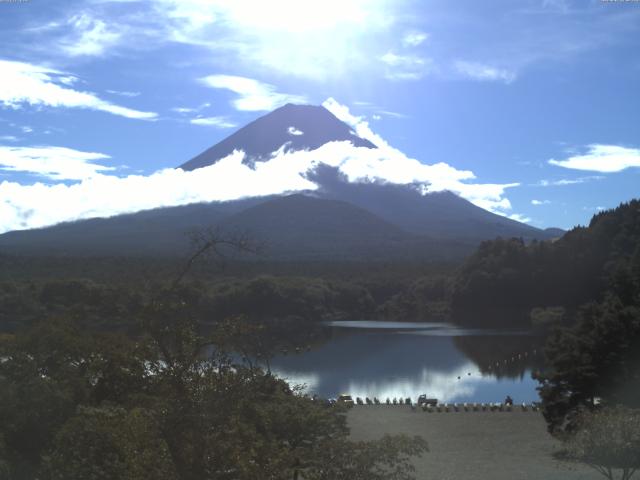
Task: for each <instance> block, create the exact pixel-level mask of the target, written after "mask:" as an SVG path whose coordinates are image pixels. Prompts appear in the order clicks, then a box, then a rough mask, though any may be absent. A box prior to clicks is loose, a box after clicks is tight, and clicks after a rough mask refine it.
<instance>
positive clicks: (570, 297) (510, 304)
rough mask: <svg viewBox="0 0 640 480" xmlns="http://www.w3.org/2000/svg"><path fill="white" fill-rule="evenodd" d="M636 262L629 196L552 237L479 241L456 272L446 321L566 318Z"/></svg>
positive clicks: (635, 211) (637, 240)
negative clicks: (583, 224)
mask: <svg viewBox="0 0 640 480" xmlns="http://www.w3.org/2000/svg"><path fill="white" fill-rule="evenodd" d="M638 265H640V201H638V200H633V201H631V202H629V203H625V204H622V205H620V206H619V207H617V208H615V209H613V210H609V211H605V212H601V213H599V214H597V215H595V216H594V217H593V218H592V220H591V222H590V223H589V225H588V226H587V227H576V228H574V229H573V230H571V231H569V232H567V233H566V234H565V235H564V236H563V237H562V238H560V239H558V240H557V241H554V242H535V241H534V242H532V243H531V244H529V245H527V244H525V243H524V242H523V241H522V240H520V239H496V240H494V241H488V242H484V243H482V244H481V245H480V247H479V248H478V250H477V251H476V253H475V254H473V255H472V256H471V257H470V258H468V259H467V261H466V262H465V263H464V265H463V266H462V267H461V268H460V269H459V271H458V272H457V274H456V277H455V280H454V282H453V285H452V287H451V309H452V318H453V320H454V321H456V322H459V323H464V324H469V325H479V326H488V325H491V324H494V325H496V324H498V325H509V326H530V325H531V324H532V322H533V323H534V326H535V325H541V324H542V325H544V324H545V323H558V322H560V323H562V322H563V321H564V322H565V323H567V322H568V323H572V322H573V320H572V319H573V318H574V316H575V311H576V309H577V308H578V307H580V306H581V305H583V304H584V303H586V302H589V301H594V300H598V301H599V300H602V299H603V298H604V295H605V292H607V290H608V289H609V287H610V285H612V284H614V285H619V286H620V288H622V285H623V284H624V283H625V282H626V281H627V280H626V279H628V278H629V277H630V276H631V275H632V274H633V273H632V272H633V271H634V269H637V268H638ZM627 283H628V282H627ZM621 294H622V295H627V296H628V295H629V292H627V293H624V292H621ZM563 312H564V315H563Z"/></svg>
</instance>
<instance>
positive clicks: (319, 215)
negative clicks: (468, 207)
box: [222, 194, 471, 260]
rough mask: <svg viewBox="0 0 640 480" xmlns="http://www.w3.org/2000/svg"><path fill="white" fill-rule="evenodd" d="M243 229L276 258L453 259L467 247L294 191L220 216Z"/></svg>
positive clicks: (230, 226) (232, 226) (228, 225)
mask: <svg viewBox="0 0 640 480" xmlns="http://www.w3.org/2000/svg"><path fill="white" fill-rule="evenodd" d="M222 226H223V227H224V228H225V229H227V230H241V231H247V232H249V234H250V235H252V236H253V237H254V238H258V239H262V240H264V241H265V242H266V254H267V255H268V256H270V257H272V258H280V259H301V258H304V259H324V260H328V259H338V258H342V259H350V260H356V259H357V260H364V259H369V260H372V259H378V260H379V259H400V258H404V259H407V258H412V257H413V258H420V259H432V260H433V259H441V260H444V259H452V258H460V257H461V256H463V255H465V254H467V253H468V252H469V251H470V250H471V247H470V246H469V245H466V244H462V243H458V242H442V241H436V240H433V239H430V238H428V237H426V236H419V235H415V234H411V233H408V232H405V231H404V230H403V229H401V228H400V227H398V226H397V225H394V224H393V223H390V222H388V221H385V220H383V219H381V218H380V217H378V216H376V215H374V214H372V213H371V212H368V211H366V210H364V209H362V208H359V207H357V206H354V205H351V204H349V203H346V202H343V201H339V200H327V199H321V198H314V197H311V196H307V195H301V194H295V195H289V196H286V197H280V198H275V199H271V200H268V201H266V202H264V203H262V204H259V205H256V206H254V207H251V208H248V209H246V210H244V211H242V212H240V213H238V214H235V215H233V216H230V217H228V218H226V219H225V220H223V222H222Z"/></svg>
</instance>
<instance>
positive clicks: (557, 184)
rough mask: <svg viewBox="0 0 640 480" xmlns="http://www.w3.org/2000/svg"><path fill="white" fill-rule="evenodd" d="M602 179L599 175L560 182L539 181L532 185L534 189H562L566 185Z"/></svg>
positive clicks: (564, 179) (565, 179)
mask: <svg viewBox="0 0 640 480" xmlns="http://www.w3.org/2000/svg"><path fill="white" fill-rule="evenodd" d="M603 178H604V177H603V176H601V175H591V176H588V177H578V178H568V179H567V178H563V179H560V180H547V179H544V180H540V181H539V182H538V183H537V184H534V185H533V186H535V187H564V186H567V185H578V184H580V183H586V182H590V181H592V180H602V179H603Z"/></svg>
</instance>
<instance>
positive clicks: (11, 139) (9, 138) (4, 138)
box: [0, 135, 20, 142]
mask: <svg viewBox="0 0 640 480" xmlns="http://www.w3.org/2000/svg"><path fill="white" fill-rule="evenodd" d="M18 140H20V139H19V138H18V137H16V136H14V135H2V136H0V142H17V141H18Z"/></svg>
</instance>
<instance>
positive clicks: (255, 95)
mask: <svg viewBox="0 0 640 480" xmlns="http://www.w3.org/2000/svg"><path fill="white" fill-rule="evenodd" d="M200 81H201V82H202V83H203V84H204V85H206V86H208V87H211V88H220V89H225V90H231V91H232V92H234V93H236V94H238V96H239V98H237V99H235V100H234V101H233V102H232V103H233V106H234V107H235V108H236V109H237V110H247V111H267V110H273V109H274V108H277V107H280V106H282V105H284V104H285V103H306V98H305V97H303V96H300V95H290V94H286V93H279V92H277V91H276V87H274V86H273V85H270V84H268V83H262V82H259V81H258V80H254V79H252V78H246V77H238V76H234V75H209V76H208V77H204V78H202V79H200Z"/></svg>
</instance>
